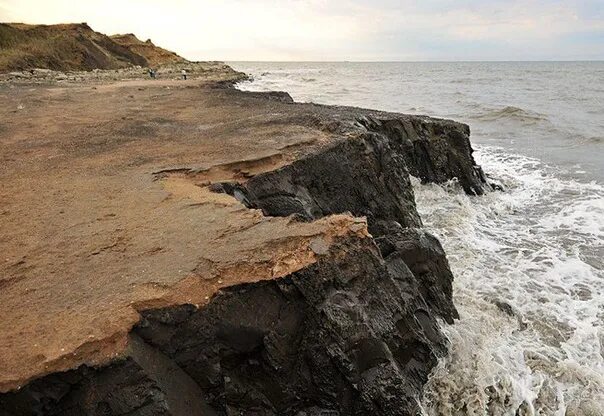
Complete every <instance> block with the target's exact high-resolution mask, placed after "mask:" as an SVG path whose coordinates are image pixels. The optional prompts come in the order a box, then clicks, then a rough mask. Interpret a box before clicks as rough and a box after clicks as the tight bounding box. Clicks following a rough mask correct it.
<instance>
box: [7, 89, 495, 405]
mask: <svg viewBox="0 0 604 416" xmlns="http://www.w3.org/2000/svg"><path fill="white" fill-rule="evenodd" d="M212 81H215V80H213V79H212ZM0 97H1V100H2V102H3V103H6V105H4V106H3V108H2V109H0V112H2V113H3V114H2V119H3V120H7V122H6V123H4V124H3V125H2V126H0V141H1V142H2V150H1V154H0V157H1V158H2V160H3V163H2V167H1V168H0V177H1V179H2V181H3V183H4V184H6V186H5V187H3V189H2V200H3V207H2V211H1V212H0V214H1V215H0V224H1V226H2V230H3V236H2V240H0V249H1V250H2V252H3V253H4V256H3V259H2V263H1V266H0V267H1V270H2V274H1V276H2V278H1V279H2V280H0V286H1V287H2V291H1V292H0V311H1V312H2V314H3V316H4V319H3V321H2V322H0V333H1V334H2V338H1V339H0V390H1V391H2V392H3V394H0V409H2V410H0V414H2V415H40V414H44V415H70V414H73V415H76V414H77V415H80V414H93V415H97V414H98V415H101V414H102V415H124V414H133V415H134V414H136V415H158V414H162V415H195V414H200V415H201V414H204V415H212V414H216V415H235V414H246V415H252V414H257V415H304V414H305V415H323V414H338V415H379V414H382V415H407V414H413V413H414V412H416V411H417V409H418V400H419V398H420V396H421V391H422V387H423V385H424V383H425V382H426V380H427V377H428V375H429V373H430V371H431V369H432V368H433V367H434V365H435V364H436V362H437V360H438V358H439V357H442V356H443V355H444V354H446V340H445V338H444V337H443V335H442V333H441V332H440V329H439V323H438V322H439V320H444V321H447V322H450V323H451V322H453V320H454V319H455V318H456V317H457V312H456V310H455V307H454V305H453V302H452V298H451V282H452V279H453V276H452V274H451V272H450V270H449V267H448V263H447V260H446V257H445V253H444V251H443V249H442V247H441V246H440V244H439V243H438V240H437V239H436V238H434V237H433V236H431V235H429V234H428V233H426V232H425V231H423V230H422V229H421V225H422V224H421V218H420V217H419V215H418V213H417V211H416V209H415V201H414V195H413V189H412V187H411V183H410V174H411V175H413V176H417V177H419V178H420V179H421V180H422V181H424V182H436V183H440V182H444V181H448V180H452V179H456V180H458V181H459V182H460V184H461V186H463V188H464V189H465V190H466V192H468V193H471V194H481V193H482V192H483V191H484V190H485V189H486V188H487V187H488V184H487V183H486V181H485V179H484V175H483V174H482V171H481V170H480V168H479V167H477V166H475V163H474V160H473V158H472V149H471V146H470V142H469V129H468V127H467V126H466V125H463V124H460V123H456V122H453V121H448V120H439V119H433V118H429V117H420V116H406V115H400V114H392V113H383V112H376V111H370V110H363V109H357V108H348V107H329V106H317V105H312V104H297V103H293V100H291V97H289V96H288V95H287V94H285V93H245V92H241V91H237V90H235V89H233V88H229V87H227V86H225V85H221V84H216V83H213V82H211V83H210V82H208V79H205V80H204V79H198V80H192V81H190V82H189V81H187V82H179V81H171V80H164V81H143V80H135V81H127V82H118V83H97V84H95V85H94V86H92V85H90V84H86V83H75V84H71V85H63V86H57V85H50V86H44V85H43V86H40V85H36V86H35V88H31V87H30V86H27V84H23V83H21V84H18V85H16V84H15V85H12V84H11V85H8V84H4V85H2V86H0Z"/></svg>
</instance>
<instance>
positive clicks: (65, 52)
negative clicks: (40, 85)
mask: <svg viewBox="0 0 604 416" xmlns="http://www.w3.org/2000/svg"><path fill="white" fill-rule="evenodd" d="M177 61H181V62H186V61H185V59H184V58H181V57H180V56H178V55H176V54H175V53H173V52H170V51H167V50H165V49H162V48H158V47H156V46H155V45H153V43H151V42H150V41H149V42H142V41H140V40H138V39H137V38H136V37H135V36H134V35H119V36H116V37H115V38H111V37H109V36H107V35H104V34H102V33H99V32H96V31H94V30H92V29H91V28H90V26H88V25H87V24H86V23H75V24H59V25H28V24H22V23H0V72H8V71H21V70H25V69H31V68H47V69H53V70H57V71H82V70H84V71H90V70H93V69H119V68H126V67H130V66H134V65H140V66H152V65H161V64H164V63H173V62H177Z"/></svg>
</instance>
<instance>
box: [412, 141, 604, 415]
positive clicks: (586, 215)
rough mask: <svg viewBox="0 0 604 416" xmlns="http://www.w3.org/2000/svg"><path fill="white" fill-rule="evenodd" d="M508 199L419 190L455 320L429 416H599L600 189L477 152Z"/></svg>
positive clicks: (603, 369)
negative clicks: (446, 274)
mask: <svg viewBox="0 0 604 416" xmlns="http://www.w3.org/2000/svg"><path fill="white" fill-rule="evenodd" d="M477 159H479V161H480V163H481V164H483V165H484V166H487V167H488V171H489V172H490V173H491V174H493V175H494V176H496V177H497V178H498V179H500V180H502V181H503V183H504V184H505V186H506V187H507V191H506V192H493V193H490V194H487V195H485V196H484V197H480V198H476V197H469V196H467V195H465V194H464V193H463V192H462V191H461V190H460V189H459V188H458V186H457V185H456V184H455V183H451V184H448V185H447V186H444V187H441V186H437V185H419V184H416V198H417V202H418V209H419V210H420V214H421V216H422V219H423V220H424V222H425V224H426V226H427V227H428V228H429V229H430V230H431V231H432V232H433V233H435V234H436V235H438V236H439V238H440V240H441V241H442V243H443V245H444V247H445V250H446V251H447V253H448V258H449V261H450V264H451V268H452V270H453V272H454V274H455V279H456V280H455V283H454V297H455V303H456V305H457V307H458V309H459V312H460V316H461V319H460V320H459V321H458V322H456V323H455V324H454V325H452V326H446V325H445V326H444V330H445V332H446V334H447V336H448V337H449V339H450V341H451V349H450V355H449V356H448V357H447V358H445V359H443V360H442V362H441V363H440V364H439V366H438V367H437V368H436V370H435V371H434V372H433V374H432V376H431V379H430V381H429V382H428V385H427V389H426V395H425V400H424V408H425V413H426V414H428V415H460V414H463V415H493V416H498V415H513V416H516V415H517V416H528V415H560V416H564V415H566V416H570V415H574V416H580V415H583V416H588V415H602V414H604V357H603V355H604V327H603V325H602V322H603V320H604V273H603V272H602V255H603V254H604V247H603V246H602V238H603V237H604V188H603V187H602V186H600V185H597V184H595V183H580V182H577V181H574V180H564V179H559V177H558V175H556V171H555V170H554V169H552V168H550V167H548V166H545V165H543V164H542V163H540V162H539V161H538V160H536V159H531V158H527V157H523V156H518V155H510V154H506V153H504V152H503V151H501V150H500V149H494V148H482V149H481V151H480V152H478V157H477Z"/></svg>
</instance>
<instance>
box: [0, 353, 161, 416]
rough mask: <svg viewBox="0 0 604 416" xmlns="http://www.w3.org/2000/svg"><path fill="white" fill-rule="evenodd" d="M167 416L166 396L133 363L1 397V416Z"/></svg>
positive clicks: (50, 379)
mask: <svg viewBox="0 0 604 416" xmlns="http://www.w3.org/2000/svg"><path fill="white" fill-rule="evenodd" d="M125 414H128V415H133V416H134V415H136V416H155V415H169V414H170V413H169V412H168V407H167V402H166V398H165V395H164V394H163V392H162V391H161V390H160V389H159V387H158V385H157V383H156V382H155V381H154V380H152V379H151V378H150V377H149V376H148V375H147V374H146V373H145V371H144V370H143V369H142V368H141V367H140V366H139V365H138V364H137V363H136V362H135V361H134V360H132V359H126V360H121V361H117V362H116V363H114V364H112V365H109V366H107V367H104V368H101V369H94V368H90V367H86V366H82V367H80V368H78V369H76V370H71V371H67V372H65V373H56V374H51V375H49V376H46V377H43V378H41V379H39V380H36V381H34V382H32V383H30V384H28V385H27V386H25V387H24V388H23V389H21V390H19V391H17V392H12V393H6V394H3V395H0V415H1V416H30V415H31V416H34V415H35V416H55V415H56V416H59V415H60V416H81V415H94V416H105V415H125Z"/></svg>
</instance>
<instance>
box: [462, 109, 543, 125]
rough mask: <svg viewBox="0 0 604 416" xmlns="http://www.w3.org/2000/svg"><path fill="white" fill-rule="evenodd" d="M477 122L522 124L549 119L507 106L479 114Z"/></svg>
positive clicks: (535, 113) (476, 116)
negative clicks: (510, 121)
mask: <svg viewBox="0 0 604 416" xmlns="http://www.w3.org/2000/svg"><path fill="white" fill-rule="evenodd" d="M473 118H474V119H476V120H481V121H498V120H506V119H507V120H514V121H520V122H522V123H537V122H540V121H547V120H548V118H547V117H546V116H545V115H543V114H539V113H537V112H534V111H529V110H523V109H522V108H519V107H514V106H505V107H503V108H498V109H494V110H490V111H487V112H484V113H480V114H477V115H475V116H474V117H473Z"/></svg>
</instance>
